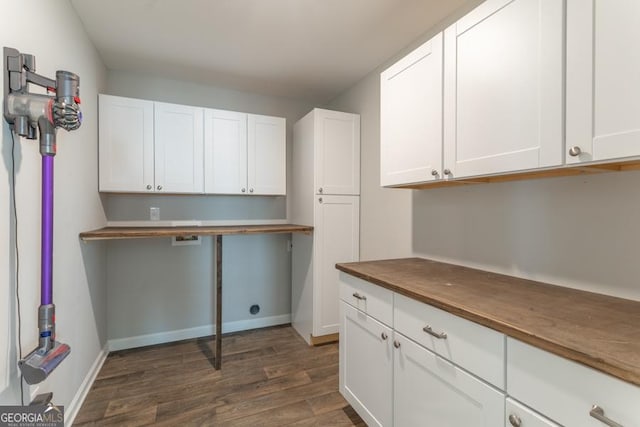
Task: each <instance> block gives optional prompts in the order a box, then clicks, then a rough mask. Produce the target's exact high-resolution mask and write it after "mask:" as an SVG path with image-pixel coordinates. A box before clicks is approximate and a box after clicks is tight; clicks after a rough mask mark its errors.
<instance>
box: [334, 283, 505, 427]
mask: <svg viewBox="0 0 640 427" xmlns="http://www.w3.org/2000/svg"><path fill="white" fill-rule="evenodd" d="M339 277H340V298H341V302H340V310H341V313H340V392H341V393H342V395H343V396H344V397H345V399H346V400H347V401H348V402H349V403H350V404H351V406H352V407H353V408H354V409H355V411H356V412H357V413H358V414H359V415H360V416H361V417H362V419H363V420H364V421H365V422H366V423H367V425H369V426H396V427H414V426H416V427H423V426H429V427H469V426H474V427H498V426H504V416H505V395H504V393H503V392H501V391H500V390H499V389H498V388H495V387H493V386H491V385H489V383H488V382H487V381H486V379H484V378H483V379H481V378H479V377H477V376H475V375H479V374H478V373H477V372H473V373H469V372H467V371H465V370H463V369H462V368H460V367H459V366H458V365H456V364H454V363H452V362H450V361H449V360H447V359H445V357H447V355H448V354H442V355H438V354H436V353H434V352H432V351H430V350H428V349H427V348H425V347H423V345H421V344H418V343H416V342H414V341H413V340H412V339H410V338H407V336H406V335H404V334H405V333H407V332H410V331H404V330H402V328H405V329H408V328H406V324H410V322H408V323H406V324H405V322H404V320H402V319H407V316H403V315H400V316H399V315H398V314H400V313H398V312H401V311H403V310H404V309H405V308H406V305H404V304H402V303H401V304H400V305H399V306H398V301H399V300H402V299H403V298H404V297H402V296H401V295H399V294H395V293H393V292H392V291H390V290H388V289H384V288H381V287H379V286H377V285H374V284H372V283H369V282H367V281H364V280H361V279H358V278H355V277H353V276H349V275H347V274H344V273H340V276H339ZM405 302H406V301H405ZM418 304H420V305H421V308H423V309H425V312H424V313H423V315H424V316H426V317H428V318H430V319H433V318H434V316H433V313H432V312H430V311H429V310H428V309H429V306H427V305H426V304H421V303H418ZM415 309H416V307H412V313H411V315H412V316H414V318H415V317H419V316H420V313H418V312H417V311H416V310H415ZM398 319H401V321H400V322H397V320H398ZM459 320H460V321H461V322H468V321H467V320H464V319H459ZM468 323H469V324H471V323H472V322H468ZM448 324H449V325H451V326H453V328H454V329H448V330H451V331H453V330H456V336H457V337H458V338H459V339H463V338H464V337H463V335H464V332H463V331H464V330H466V329H465V327H462V328H460V330H459V331H458V330H457V327H459V326H460V324H458V325H453V324H451V323H450V322H449V323H448ZM443 326H444V327H446V326H447V323H443ZM470 333H471V332H470ZM468 338H469V339H470V338H471V337H468ZM434 339H436V338H434ZM445 341H446V339H445ZM501 342H502V343H503V342H504V336H502V340H501ZM447 347H448V345H447V344H446V343H445V344H443V345H442V347H438V348H437V349H436V350H435V351H440V349H446V348H447ZM502 348H503V347H502ZM464 351H465V352H467V353H469V357H473V356H474V354H475V355H476V356H477V357H478V358H479V359H480V360H488V359H483V357H485V355H483V354H482V352H480V351H476V350H474V349H473V348H472V347H468V348H466V349H465V350H464ZM476 353H477V354H476ZM503 354H504V353H503ZM441 356H444V357H441ZM449 356H450V354H449ZM497 363H499V364H500V365H501V366H502V369H503V370H504V356H503V357H502V359H501V360H499V361H497ZM498 382H500V381H498Z"/></svg>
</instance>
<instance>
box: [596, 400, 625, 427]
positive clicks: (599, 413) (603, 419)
mask: <svg viewBox="0 0 640 427" xmlns="http://www.w3.org/2000/svg"><path fill="white" fill-rule="evenodd" d="M589 415H591V416H592V417H593V418H595V419H596V420H598V421H600V422H601V423H603V424H606V425H608V426H609V427H624V426H623V425H622V424H618V423H617V422H615V421H613V420H612V419H610V418H608V417H606V416H605V415H604V409H602V408H601V407H599V406H598V405H593V407H592V408H591V411H589Z"/></svg>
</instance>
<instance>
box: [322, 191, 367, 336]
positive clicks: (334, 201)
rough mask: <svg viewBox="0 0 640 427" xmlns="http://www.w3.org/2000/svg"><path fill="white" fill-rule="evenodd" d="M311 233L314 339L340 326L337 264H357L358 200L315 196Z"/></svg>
mask: <svg viewBox="0 0 640 427" xmlns="http://www.w3.org/2000/svg"><path fill="white" fill-rule="evenodd" d="M314 215H315V221H314V230H313V239H314V242H313V244H314V265H313V275H314V276H313V281H314V287H313V331H312V333H313V336H314V337H320V336H323V335H329V334H335V333H337V332H338V329H339V324H340V310H339V308H338V302H339V299H340V292H339V290H340V286H339V271H338V270H337V269H336V263H339V262H355V261H359V260H360V230H359V226H358V224H359V221H360V197H359V196H326V195H322V196H316V197H315V209H314Z"/></svg>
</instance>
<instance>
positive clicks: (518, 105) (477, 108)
mask: <svg viewBox="0 0 640 427" xmlns="http://www.w3.org/2000/svg"><path fill="white" fill-rule="evenodd" d="M563 9H564V7H563V1H560V0H558V1H547V0H488V1H486V2H485V3H482V4H481V5H480V6H478V7H477V8H476V9H474V10H473V11H471V12H470V13H469V14H467V15H466V16H464V17H463V18H462V19H460V20H459V21H457V22H456V23H455V24H453V25H452V26H450V27H449V28H447V29H446V30H445V33H444V85H445V86H444V165H443V167H444V171H443V172H444V173H445V175H446V176H447V177H449V178H460V177H467V176H474V175H486V174H497V173H504V172H512V171H520V170H526V169H535V168H542V167H548V166H557V165H560V164H562V160H563V159H562V151H563V128H562V127H563V115H562V99H563V69H562V67H563V44H564V43H563V42H564V39H563V31H564V24H563V19H564V18H563Z"/></svg>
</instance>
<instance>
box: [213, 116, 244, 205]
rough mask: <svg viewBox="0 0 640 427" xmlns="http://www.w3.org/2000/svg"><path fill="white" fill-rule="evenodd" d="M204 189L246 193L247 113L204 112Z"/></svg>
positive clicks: (219, 192)
mask: <svg viewBox="0 0 640 427" xmlns="http://www.w3.org/2000/svg"><path fill="white" fill-rule="evenodd" d="M204 117H205V119H204V135H205V139H204V152H205V158H204V170H205V172H204V175H205V183H204V191H205V193H216V194H243V193H247V114H246V113H237V112H235V111H224V110H212V109H206V110H205V112H204Z"/></svg>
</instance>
